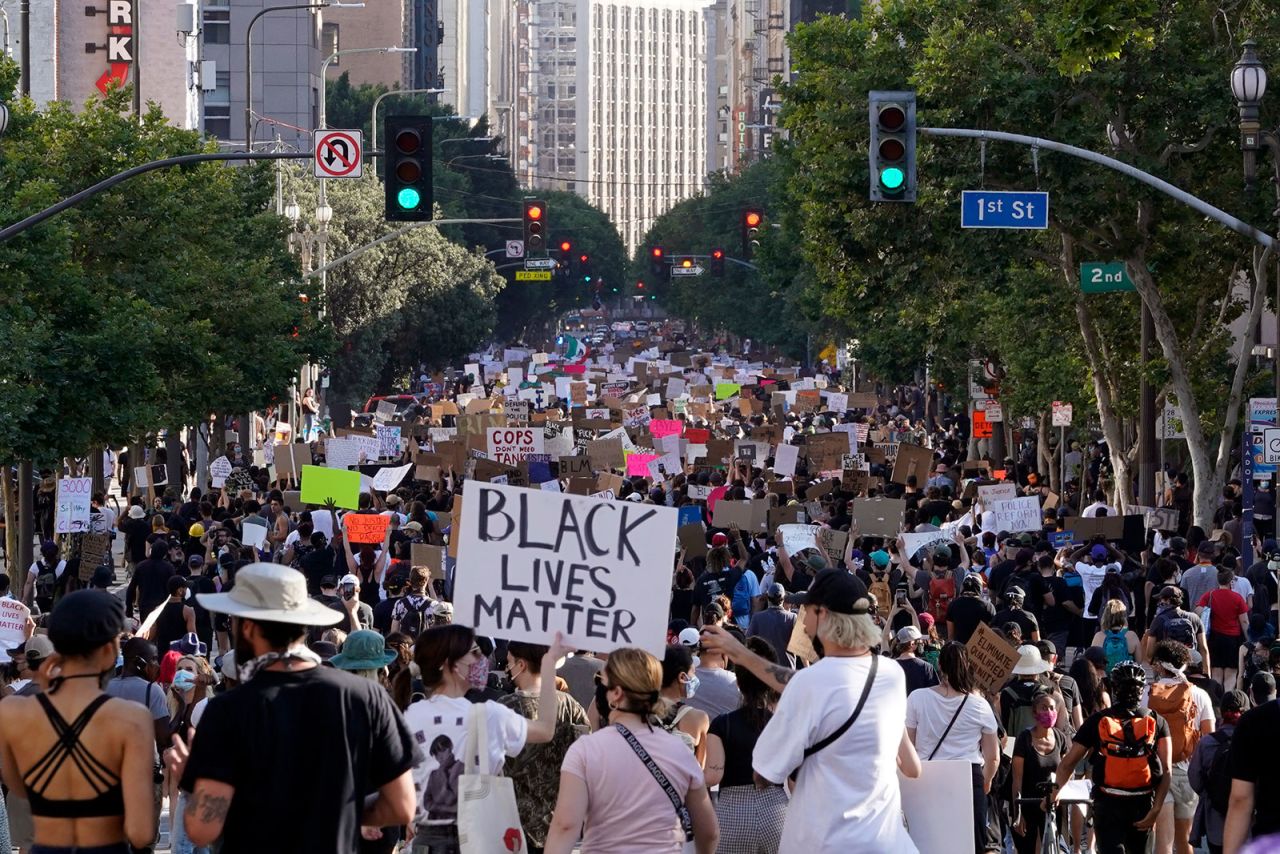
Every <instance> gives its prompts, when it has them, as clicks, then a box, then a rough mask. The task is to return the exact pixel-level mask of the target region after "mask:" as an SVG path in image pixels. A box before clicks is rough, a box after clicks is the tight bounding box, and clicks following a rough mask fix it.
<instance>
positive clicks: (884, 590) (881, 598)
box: [867, 572, 893, 615]
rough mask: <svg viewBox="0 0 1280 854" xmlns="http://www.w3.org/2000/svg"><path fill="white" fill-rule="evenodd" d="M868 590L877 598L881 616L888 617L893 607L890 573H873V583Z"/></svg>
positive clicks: (868, 586)
mask: <svg viewBox="0 0 1280 854" xmlns="http://www.w3.org/2000/svg"><path fill="white" fill-rule="evenodd" d="M867 590H868V592H869V593H870V594H871V595H872V596H874V597H875V600H876V605H877V606H878V607H879V609H880V613H881V615H887V614H888V613H889V610H890V608H892V607H893V592H892V591H891V590H890V589H889V573H887V572H873V573H871V583H870V584H869V585H867Z"/></svg>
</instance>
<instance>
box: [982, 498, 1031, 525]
mask: <svg viewBox="0 0 1280 854" xmlns="http://www.w3.org/2000/svg"><path fill="white" fill-rule="evenodd" d="M987 511H988V512H989V513H991V514H993V515H994V519H993V522H992V524H993V525H994V526H995V530H996V531H1008V532H1010V533H1012V534H1016V533H1018V532H1019V531H1038V530H1040V525H1041V522H1042V521H1043V518H1042V516H1041V514H1040V499H1039V498H1036V497H1035V496H1034V495H1027V496H1024V497H1022V498H1013V499H1010V500H1009V501H999V502H996V503H995V504H992V505H991V506H990V507H988V508H987ZM983 521H984V523H985V521H986V519H985V518H984V519H983Z"/></svg>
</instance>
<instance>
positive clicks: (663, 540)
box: [453, 480, 678, 657]
mask: <svg viewBox="0 0 1280 854" xmlns="http://www.w3.org/2000/svg"><path fill="white" fill-rule="evenodd" d="M464 497H465V501H464V503H463V508H464V509H463V512H462V520H461V525H462V533H461V537H460V540H459V545H458V568H457V575H456V581H455V587H454V597H453V602H454V619H455V621H456V622H458V623H459V624H461V625H464V626H471V627H472V628H474V629H475V630H476V631H477V632H479V633H480V634H482V635H488V636H491V637H496V638H507V639H509V640H521V641H530V642H532V643H546V642H547V638H548V637H550V636H551V634H553V633H554V632H555V631H557V630H559V631H562V632H563V633H564V637H565V642H566V643H567V644H568V645H570V646H574V647H577V648H579V649H586V650H592V651H595V652H609V651H610V650H614V649H617V648H618V647H623V646H636V647H640V648H641V649H645V650H648V651H649V652H651V653H653V654H654V655H656V656H659V657H660V656H662V655H663V653H664V650H665V644H666V632H667V600H668V591H669V590H670V579H671V555H672V549H673V547H674V544H675V541H676V518H677V515H678V514H677V512H676V510H675V509H674V508H671V507H655V506H653V505H646V504H636V503H634V502H630V501H607V500H604V499H599V498H587V497H585V496H579V495H563V494H559V493H554V492H542V491H539V490H531V489H521V488H519V487H514V486H503V485H500V484H493V483H483V482H480V481H474V480H470V481H467V483H466V486H465V492H464Z"/></svg>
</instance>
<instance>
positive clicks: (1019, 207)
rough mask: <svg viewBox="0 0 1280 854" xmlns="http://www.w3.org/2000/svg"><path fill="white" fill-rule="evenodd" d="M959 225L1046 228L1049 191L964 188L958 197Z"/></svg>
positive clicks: (1047, 223)
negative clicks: (959, 197)
mask: <svg viewBox="0 0 1280 854" xmlns="http://www.w3.org/2000/svg"><path fill="white" fill-rule="evenodd" d="M960 227H961V228H1048V227H1049V194H1048V193H1040V192H1005V191H1000V190H965V191H964V192H963V193H962V194H961V199H960Z"/></svg>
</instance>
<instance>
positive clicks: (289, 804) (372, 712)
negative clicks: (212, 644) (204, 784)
mask: <svg viewBox="0 0 1280 854" xmlns="http://www.w3.org/2000/svg"><path fill="white" fill-rule="evenodd" d="M413 750H414V745H413V734H412V733H411V732H410V731H409V727H408V726H406V725H405V722H404V718H403V717H401V715H400V712H399V711H397V710H396V708H395V706H394V705H393V704H392V702H391V697H390V696H389V695H388V694H387V692H386V691H385V690H384V689H383V688H382V687H381V686H379V685H378V684H377V683H376V682H372V681H370V680H368V679H362V678H360V677H358V676H352V675H351V674H348V673H344V672H342V671H340V670H334V669H332V668H329V667H315V668H312V669H310V670H303V671H299V672H294V673H282V672H275V671H270V670H264V671H261V672H259V673H258V675H257V676H255V677H254V678H253V679H252V680H250V681H249V682H247V683H245V684H244V685H241V686H239V687H238V688H236V689H235V690H234V691H230V692H228V693H226V694H220V695H218V696H216V697H214V698H213V699H212V700H210V701H209V705H208V706H207V707H206V708H205V712H204V717H202V718H201V719H200V737H199V738H197V739H195V740H194V741H193V742H192V748H191V758H190V760H189V761H188V762H187V768H186V772H185V773H184V774H183V777H182V788H183V789H184V790H186V791H188V792H190V791H192V790H193V788H194V786H195V783H196V781H197V780H199V779H202V778H203V779H209V780H217V781H219V782H223V783H227V784H228V785H230V786H233V787H234V788H235V795H234V796H233V797H232V800H231V808H230V811H229V812H228V813H227V819H226V824H225V825H224V827H223V850H224V851H228V852H232V851H272V852H276V854H287V852H297V854H312V852H316V851H326V852H334V854H357V852H359V850H360V814H361V810H362V809H363V804H364V799H365V797H366V796H367V795H370V794H373V793H374V792H376V791H377V790H378V789H379V788H380V787H382V786H384V785H386V784H387V783H389V782H391V781H392V780H394V779H396V778H397V777H399V776H400V775H401V774H403V773H404V772H405V771H408V770H409V769H410V768H411V767H412V766H413ZM282 816H299V817H305V820H301V821H282V820H281V817H282Z"/></svg>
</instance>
